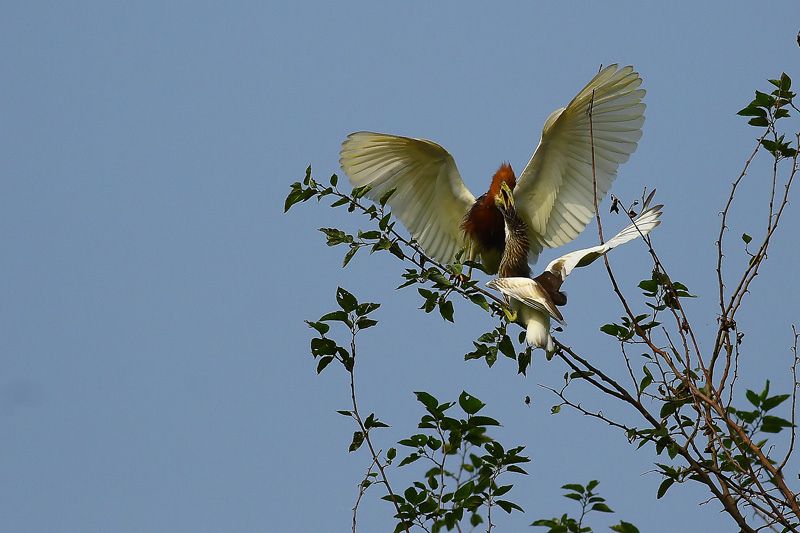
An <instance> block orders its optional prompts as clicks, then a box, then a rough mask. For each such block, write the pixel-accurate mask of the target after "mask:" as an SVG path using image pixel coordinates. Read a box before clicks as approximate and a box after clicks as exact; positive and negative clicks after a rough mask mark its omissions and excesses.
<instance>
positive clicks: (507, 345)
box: [497, 335, 517, 359]
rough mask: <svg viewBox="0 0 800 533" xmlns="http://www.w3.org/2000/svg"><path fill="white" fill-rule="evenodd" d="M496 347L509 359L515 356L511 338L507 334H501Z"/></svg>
mask: <svg viewBox="0 0 800 533" xmlns="http://www.w3.org/2000/svg"><path fill="white" fill-rule="evenodd" d="M497 348H498V349H499V350H500V352H501V353H502V354H503V355H505V356H506V357H508V358H509V359H516V358H517V352H516V350H515V349H514V343H513V342H511V338H510V337H509V336H508V335H503V338H502V339H500V342H499V343H498V344H497Z"/></svg>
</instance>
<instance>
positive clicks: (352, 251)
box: [342, 244, 359, 268]
mask: <svg viewBox="0 0 800 533" xmlns="http://www.w3.org/2000/svg"><path fill="white" fill-rule="evenodd" d="M358 249H359V246H358V245H357V244H351V245H350V249H349V250H347V253H346V254H344V259H343V260H342V268H344V267H346V266H347V263H349V262H350V260H351V259H352V258H353V256H354V255H356V252H357V251H358Z"/></svg>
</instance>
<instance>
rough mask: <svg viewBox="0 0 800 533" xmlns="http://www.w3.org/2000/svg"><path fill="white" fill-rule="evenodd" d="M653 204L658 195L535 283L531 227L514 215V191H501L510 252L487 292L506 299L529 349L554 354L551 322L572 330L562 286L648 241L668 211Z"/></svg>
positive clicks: (499, 197) (498, 197)
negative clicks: (625, 247)
mask: <svg viewBox="0 0 800 533" xmlns="http://www.w3.org/2000/svg"><path fill="white" fill-rule="evenodd" d="M654 192H655V191H654ZM652 198H653V193H650V196H648V197H647V199H646V200H645V202H644V205H643V207H642V211H641V213H640V214H639V216H638V217H636V219H634V220H633V221H632V222H631V223H630V224H629V225H628V226H627V227H625V228H624V229H623V230H622V231H620V232H619V233H617V234H616V235H614V236H613V237H612V238H610V239H609V240H607V241H606V242H604V243H603V244H599V245H597V246H592V247H590V248H584V249H582V250H577V251H574V252H570V253H568V254H566V255H562V256H561V257H559V258H558V259H555V260H553V261H551V262H550V264H549V265H547V268H545V270H544V272H542V273H541V274H540V275H538V276H536V277H535V278H532V277H531V268H530V266H529V265H528V262H527V261H526V260H525V258H526V256H527V254H528V232H527V227H526V225H525V222H524V221H523V220H522V218H520V216H519V214H518V213H517V211H516V209H515V200H514V196H513V194H512V192H511V189H510V188H509V187H508V186H507V185H505V184H503V185H501V187H500V192H499V193H498V194H497V195H496V196H495V202H496V205H497V207H498V209H500V212H501V213H502V214H503V219H504V223H505V231H506V248H505V250H504V253H503V257H502V259H501V261H500V267H499V276H500V277H499V278H496V279H492V280H489V281H488V282H487V283H486V286H487V287H489V288H490V289H495V290H497V291H499V292H500V293H502V294H503V297H504V299H505V301H506V305H508V308H509V309H510V310H511V316H510V318H511V319H512V320H513V321H515V322H517V323H519V324H520V325H521V326H522V327H524V328H525V329H526V330H527V331H526V340H527V342H528V344H530V345H532V346H536V347H538V348H543V349H544V350H545V351H546V352H547V353H548V354H551V353H553V351H554V349H555V345H554V343H553V338H552V337H551V336H550V319H551V318H552V319H553V320H555V321H556V322H558V323H559V324H561V325H564V326H566V325H567V323H566V322H565V321H564V316H563V315H562V314H561V311H560V310H559V309H558V307H557V306H563V305H566V303H567V295H566V294H564V293H563V292H562V291H561V285H562V284H563V283H564V281H565V280H566V279H567V276H568V275H569V274H570V272H572V270H573V269H574V268H577V267H583V266H587V265H589V264H591V263H593V262H594V261H595V260H596V259H598V258H599V257H601V256H603V255H604V254H606V253H607V252H608V251H609V250H611V249H612V248H615V247H617V246H619V245H620V244H625V243H626V242H629V241H632V240H633V239H636V238H638V237H644V236H645V235H647V234H648V233H650V231H652V230H653V228H655V227H656V226H658V225H659V224H660V223H661V221H660V220H659V217H660V216H661V208H662V207H664V206H663V205H656V206H653V207H650V201H651V200H652Z"/></svg>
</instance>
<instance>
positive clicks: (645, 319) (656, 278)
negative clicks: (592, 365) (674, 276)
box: [600, 270, 696, 342]
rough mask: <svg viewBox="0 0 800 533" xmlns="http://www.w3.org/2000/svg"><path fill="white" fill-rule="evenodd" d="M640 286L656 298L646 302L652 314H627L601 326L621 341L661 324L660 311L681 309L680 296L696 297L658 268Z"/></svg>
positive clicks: (643, 291)
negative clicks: (658, 317) (633, 315)
mask: <svg viewBox="0 0 800 533" xmlns="http://www.w3.org/2000/svg"><path fill="white" fill-rule="evenodd" d="M639 288H640V289H642V293H643V294H644V296H645V298H650V299H653V300H655V302H647V301H646V302H645V305H647V306H648V307H650V308H651V309H652V310H653V313H652V315H651V314H649V313H645V314H641V315H637V316H635V317H634V318H633V320H631V319H630V318H629V317H627V316H623V317H621V318H620V323H619V324H617V323H611V324H605V325H603V326H602V327H601V328H600V331H602V332H603V333H605V334H607V335H611V336H612V337H616V338H617V340H619V341H620V342H629V341H632V340H633V339H634V337H638V336H640V335H642V334H646V333H647V332H648V331H650V330H651V329H653V328H654V327H656V326H659V325H661V323H660V322H658V321H657V320H656V316H657V314H658V313H659V312H660V311H664V310H665V309H673V310H674V309H679V307H680V303H679V299H680V298H696V296H695V295H693V294H691V293H689V289H688V288H687V287H686V285H684V284H683V283H680V282H678V281H672V280H670V279H669V276H667V275H666V274H664V273H663V272H660V271H658V270H653V275H652V277H651V278H650V279H645V280H642V281H641V282H639Z"/></svg>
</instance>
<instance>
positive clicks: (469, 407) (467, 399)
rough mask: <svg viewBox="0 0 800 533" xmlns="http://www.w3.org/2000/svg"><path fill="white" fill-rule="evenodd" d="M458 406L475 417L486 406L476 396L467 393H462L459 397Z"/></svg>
mask: <svg viewBox="0 0 800 533" xmlns="http://www.w3.org/2000/svg"><path fill="white" fill-rule="evenodd" d="M458 405H460V406H461V409H463V410H464V412H465V413H467V414H468V415H474V414H475V413H477V412H478V411H480V410H481V409H483V407H484V406H485V405H486V404H485V403H483V402H482V401H480V400H479V399H477V398H476V397H474V396H471V395H469V394H468V393H467V392H462V393H461V395H460V396H459V397H458Z"/></svg>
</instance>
